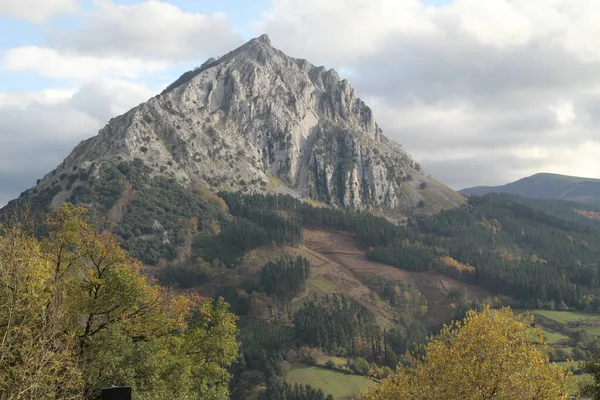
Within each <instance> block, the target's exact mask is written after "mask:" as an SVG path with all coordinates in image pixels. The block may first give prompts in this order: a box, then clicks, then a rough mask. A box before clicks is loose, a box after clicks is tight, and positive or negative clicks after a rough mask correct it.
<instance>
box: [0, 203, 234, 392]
mask: <svg viewBox="0 0 600 400" xmlns="http://www.w3.org/2000/svg"><path fill="white" fill-rule="evenodd" d="M85 215H86V210H85V209H84V208H81V207H73V206H68V205H64V206H62V207H61V208H60V209H54V210H52V211H51V212H50V213H48V214H47V215H46V216H45V217H44V218H43V222H41V223H40V224H37V225H35V226H34V227H33V228H32V229H28V228H27V224H23V223H14V224H7V225H4V226H2V227H1V230H0V393H1V396H0V397H1V398H2V399H24V398H36V399H45V398H60V399H76V398H77V399H80V398H88V399H94V398H97V396H98V394H99V390H100V388H101V387H106V386H110V385H127V386H132V387H133V389H134V394H135V397H136V398H138V399H164V398H172V399H189V398H199V397H202V398H206V399H222V398H227V397H228V383H229V379H230V375H229V373H228V371H227V367H228V366H229V365H230V364H231V363H232V362H233V361H235V359H236V358H237V355H238V344H237V342H236V333H237V330H236V326H235V317H234V316H233V315H232V314H231V313H229V311H228V310H227V307H228V306H227V304H226V303H225V302H223V301H217V302H213V301H212V299H208V300H205V299H202V298H198V297H183V296H173V295H171V294H170V293H168V292H167V291H166V290H165V289H163V288H162V287H160V286H158V285H155V284H153V283H152V282H150V283H149V280H148V278H147V277H145V276H144V275H143V274H142V273H141V268H142V266H141V263H140V262H139V261H137V260H135V259H133V258H131V257H129V256H128V255H127V254H126V253H125V252H124V251H123V250H122V249H121V248H120V246H119V244H118V242H117V240H116V238H115V237H114V235H112V234H110V233H108V232H105V231H104V232H103V231H101V230H99V229H96V228H95V227H94V226H93V225H91V224H90V223H88V222H86V218H85ZM34 232H35V234H34ZM40 232H41V236H39V234H40Z"/></svg>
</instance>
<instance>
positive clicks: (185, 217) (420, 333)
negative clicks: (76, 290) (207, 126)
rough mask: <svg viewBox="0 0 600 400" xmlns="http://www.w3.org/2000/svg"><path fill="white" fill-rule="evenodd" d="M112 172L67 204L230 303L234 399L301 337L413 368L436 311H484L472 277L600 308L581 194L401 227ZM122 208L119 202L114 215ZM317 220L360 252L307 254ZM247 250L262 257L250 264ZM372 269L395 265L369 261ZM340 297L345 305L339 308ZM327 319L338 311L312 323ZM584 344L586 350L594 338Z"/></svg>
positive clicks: (131, 168)
mask: <svg viewBox="0 0 600 400" xmlns="http://www.w3.org/2000/svg"><path fill="white" fill-rule="evenodd" d="M110 171H112V172H110ZM110 171H109V172H110V173H108V172H107V175H105V176H103V178H102V179H99V180H93V182H94V183H93V184H92V185H89V188H88V189H86V190H84V189H79V190H75V189H76V188H77V187H79V186H78V185H80V184H79V183H78V182H77V181H76V182H75V184H74V186H73V192H72V193H71V195H70V196H69V198H68V200H69V201H74V202H83V203H84V204H86V205H88V206H90V207H92V208H94V209H96V210H98V211H101V212H107V210H108V212H109V214H110V215H112V216H117V217H118V218H116V217H115V218H113V220H112V222H111V223H110V228H111V229H112V230H113V232H115V233H116V234H117V237H118V238H119V241H120V243H121V244H122V245H123V247H124V248H125V249H126V250H128V251H129V252H130V253H131V254H135V255H139V256H140V257H143V258H144V261H145V263H146V264H148V265H150V266H152V268H153V269H152V270H153V271H155V274H156V276H157V277H158V278H159V279H160V281H161V282H162V283H164V284H168V285H170V286H175V287H178V288H181V289H193V290H198V291H200V292H201V293H204V294H206V295H209V296H214V297H215V298H216V297H219V296H221V297H223V298H224V299H225V300H226V301H228V302H229V303H230V304H231V310H232V311H234V312H235V313H236V314H238V315H239V316H240V317H241V319H240V322H239V327H240V330H241V338H240V339H241V343H242V352H241V354H242V356H241V358H240V360H239V362H238V363H237V364H236V366H235V367H234V368H233V369H232V373H233V376H234V379H233V381H232V383H231V389H232V398H236V399H241V398H249V397H248V396H250V397H252V396H259V395H260V393H262V392H265V391H266V390H268V389H269V388H270V386H269V385H275V386H276V385H279V383H277V382H280V381H278V380H277V379H279V378H280V377H282V376H283V375H285V371H283V370H281V363H282V361H284V360H288V361H294V360H296V361H295V362H305V360H303V359H297V358H295V357H294V356H292V355H290V354H289V352H290V350H293V349H297V348H298V347H299V346H303V345H304V346H314V347H319V348H321V349H322V350H323V351H325V352H327V353H329V354H331V355H336V356H342V357H347V358H349V359H356V358H364V359H365V360H366V362H368V363H373V365H375V364H377V365H385V366H389V367H395V366H396V365H397V363H398V362H402V363H405V364H406V363H407V364H410V363H411V358H410V357H408V356H407V354H408V353H410V352H413V351H416V350H417V349H418V346H417V344H418V343H423V342H424V341H425V340H426V338H427V337H428V336H429V335H430V334H431V333H434V332H436V331H437V330H438V329H439V325H437V324H439V322H440V321H450V320H451V319H460V318H462V317H463V316H464V315H465V314H466V313H467V311H468V310H469V309H481V307H482V302H481V300H484V299H485V296H479V297H476V298H474V297H473V295H472V290H471V289H469V290H467V287H469V288H470V287H475V286H479V287H483V288H485V289H486V290H487V291H488V292H489V293H490V294H491V295H493V296H496V297H495V298H492V297H491V296H490V298H489V299H488V300H484V301H487V302H490V303H493V304H494V305H499V304H511V305H513V306H516V307H522V308H529V309H533V308H540V307H542V308H557V309H568V308H575V309H580V310H585V311H588V312H589V311H596V310H600V307H599V305H600V300H599V299H600V294H599V293H598V289H597V287H596V286H597V284H596V283H597V276H598V265H597V261H596V260H597V259H599V257H598V255H599V254H598V252H599V251H600V242H599V239H598V232H599V229H600V228H599V227H600V222H599V221H597V220H595V219H593V218H589V217H588V216H587V214H585V213H582V212H580V210H586V212H587V213H593V212H596V211H595V209H593V208H589V209H588V208H584V207H587V206H582V205H580V204H577V206H578V207H579V208H577V209H572V208H570V207H571V204H569V205H568V206H565V205H564V204H563V203H560V202H556V203H555V202H548V201H542V200H526V199H519V198H514V197H511V196H507V195H489V196H486V197H483V198H472V199H470V201H469V204H468V205H466V206H463V207H460V208H457V209H453V210H448V211H445V212H442V213H441V214H439V215H436V216H431V217H414V218H411V219H410V220H409V221H408V223H407V224H397V223H394V222H391V221H390V220H388V219H386V218H384V217H378V216H374V215H372V214H370V213H368V212H361V211H352V210H345V209H333V208H328V207H322V206H319V207H316V206H313V205H311V204H309V203H305V202H303V201H301V200H298V199H295V198H293V197H291V196H282V195H264V194H251V195H249V194H242V193H231V192H222V193H219V194H218V195H215V194H212V193H210V192H209V191H207V190H206V189H205V188H202V187H197V188H195V189H194V188H184V187H183V186H181V185H180V184H179V183H177V182H176V181H174V180H168V179H164V178H160V177H151V176H150V175H148V174H147V171H146V170H145V167H144V165H143V164H142V163H139V162H133V163H123V164H119V165H116V166H115V168H114V169H111V170H110ZM67 180H68V179H67ZM111 188H113V189H114V190H115V193H116V190H117V189H116V188H121V189H120V190H121V191H120V194H119V195H117V194H114V195H109V194H110V193H112V192H111V190H112V189H111ZM35 199H36V195H35V194H34V193H31V192H30V193H28V194H26V195H24V196H23V198H22V199H21V203H22V204H25V203H29V204H40V205H41V203H39V202H36V200H35ZM107 199H110V201H109V200H107ZM124 200H126V201H124ZM111 202H112V204H111ZM15 206H16V204H12V205H11V207H12V209H14V208H15ZM117 206H118V207H119V212H118V213H115V212H113V213H110V211H111V210H115V209H117ZM578 210H579V211H578ZM589 215H591V216H593V214H589ZM314 230H320V231H323V232H324V231H332V232H333V231H335V232H338V233H336V235H339V234H340V233H339V232H347V233H346V234H345V235H348V237H349V238H352V239H349V240H354V241H355V243H356V247H355V248H354V249H353V250H352V251H353V252H357V253H356V254H357V255H355V256H353V257H355V258H347V257H346V256H344V255H342V254H330V253H328V252H327V251H328V250H327V251H326V250H325V249H324V250H323V251H321V252H319V251H317V252H315V251H314V250H311V249H316V247H315V244H314V243H305V236H306V232H311V234H310V237H313V236H314V235H313V233H312V232H314ZM311 240H312V239H311ZM317 247H318V246H317ZM250 254H255V255H256V257H257V258H256V259H254V260H253V261H251V260H250V259H249V258H248V256H249V255H250ZM259 254H262V256H258V255H259ZM353 254H354V253H353ZM361 254H364V256H361ZM298 256H300V257H301V258H298ZM261 257H262V258H261ZM357 257H362V258H363V260H361V261H360V262H361V263H369V261H368V260H367V259H366V258H369V259H371V260H373V261H377V262H379V263H386V264H389V265H391V266H394V267H396V268H398V270H397V271H398V272H399V274H398V275H397V276H396V274H389V273H387V272H386V274H387V275H380V274H373V273H369V274H366V275H365V273H363V272H360V269H356V268H354V266H353V265H349V266H348V267H346V266H345V263H348V262H350V263H354V262H355V261H358V260H359V258H357ZM365 257H366V258H365ZM352 260H354V261H352ZM328 265H331V268H333V269H332V270H328V268H330V267H329V266H328ZM365 265H367V264H365ZM300 266H302V268H300ZM336 268H337V269H336ZM340 268H341V269H340ZM361 268H362V267H361ZM368 268H369V269H371V270H372V271H373V270H377V269H378V268H379V269H381V270H386V271H387V270H389V269H392V268H391V267H387V266H384V265H382V264H378V263H375V262H371V263H369V264H368ZM301 269H304V271H301ZM307 270H308V271H309V273H308V275H307V272H306V271H307ZM400 271H409V273H410V274H423V275H422V276H423V277H427V276H442V277H447V278H443V279H442V278H440V281H441V282H444V280H445V282H452V286H450V287H448V286H445V285H446V284H443V283H442V284H441V285H442V286H439V287H437V288H435V287H434V288H428V287H427V286H416V285H415V284H414V283H413V282H412V281H407V280H406V279H405V277H404V275H402V274H403V273H404V272H402V273H400ZM340 274H344V275H340ZM400 275H402V277H400ZM415 276H417V275H415ZM419 279H420V278H419ZM428 279H429V278H428ZM461 282H462V283H461ZM280 283H281V284H280ZM350 283H351V285H350V286H349V285H348V284H350ZM461 285H462V286H461ZM470 285H475V286H470ZM335 292H337V293H338V294H336V295H331V293H335ZM327 293H330V296H329V297H327V296H326V294H327ZM423 293H427V295H426V296H425V295H424V294H423ZM342 294H343V296H342ZM427 300H429V301H430V303H428V302H427ZM440 301H442V302H443V303H439V302H440ZM336 302H341V303H340V304H346V305H347V306H343V307H342V309H341V310H342V311H343V310H346V309H347V310H348V311H349V312H348V313H346V312H345V311H344V312H342V311H340V310H338V311H335V312H334V310H337V308H336V307H337V305H335V304H337V303H336ZM440 304H443V305H440ZM352 310H353V311H352ZM431 310H435V311H434V312H435V313H436V315H437V316H436V317H435V318H433V319H432V317H431V315H432V314H431ZM350 311H352V312H350ZM327 315H332V316H333V317H332V318H328V319H327V320H326V321H321V319H320V318H321V317H322V316H327ZM338 316H339V318H338ZM432 320H435V321H436V322H435V323H433V322H432ZM301 321H304V322H303V324H301V323H300V322H301ZM319 321H321V322H319ZM311 322H314V323H313V324H312V325H311ZM363 328H364V329H363ZM307 332H308V333H307ZM567 336H568V335H567ZM265 338H268V340H265ZM586 346H587V345H586ZM555 350H556V348H555V349H554V350H552V351H553V352H555ZM584 350H585V352H586V353H585V354H589V352H591V351H592V347H589V349H588V347H585V348H584ZM580 356H581V355H580ZM553 357H554V354H553ZM275 386H273V387H272V388H271V389H275ZM278 387H279V386H278Z"/></svg>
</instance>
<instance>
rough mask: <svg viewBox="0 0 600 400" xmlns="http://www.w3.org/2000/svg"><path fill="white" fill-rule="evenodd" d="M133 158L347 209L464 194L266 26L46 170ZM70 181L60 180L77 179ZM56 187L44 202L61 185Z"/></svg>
mask: <svg viewBox="0 0 600 400" xmlns="http://www.w3.org/2000/svg"><path fill="white" fill-rule="evenodd" d="M135 159H139V160H142V161H143V163H144V164H145V165H146V166H148V167H150V169H151V171H152V174H156V175H161V176H166V177H170V178H174V179H175V180H177V181H178V182H180V183H183V184H185V185H190V184H193V183H197V184H201V185H204V186H206V187H208V188H209V189H210V190H212V191H219V190H228V191H243V192H252V191H275V192H282V193H289V194H292V195H295V196H299V197H302V198H307V199H313V200H316V201H321V202H323V203H326V204H330V205H333V206H343V207H351V208H357V209H372V208H375V209H381V210H394V211H398V212H400V213H403V212H408V211H410V210H413V209H414V208H415V207H416V206H417V205H419V206H420V207H425V208H426V209H427V210H430V211H438V210H440V209H442V208H450V207H453V206H455V205H457V204H459V203H461V202H462V201H463V200H464V199H463V198H462V197H461V196H460V195H458V194H457V193H455V192H453V191H452V190H450V189H448V188H447V187H445V186H443V185H441V184H439V183H437V182H435V181H433V180H431V179H429V178H428V177H427V176H426V174H425V173H424V172H423V171H422V170H421V168H420V166H419V165H418V164H417V163H415V162H414V161H413V160H412V158H411V157H410V155H409V154H408V153H406V152H405V151H404V150H403V149H402V148H401V146H400V145H399V144H397V143H395V142H393V141H391V140H389V139H387V138H386V137H385V136H383V133H382V129H381V128H380V127H379V126H378V125H377V123H376V122H375V120H374V118H373V113H372V111H371V109H370V108H369V107H367V106H366V105H365V103H364V102H363V101H362V100H360V99H359V98H358V97H357V96H356V93H355V90H354V89H353V88H352V87H351V86H350V84H349V83H348V81H347V80H345V79H340V77H339V75H338V74H337V73H336V72H335V71H334V70H333V69H329V70H328V69H325V68H324V67H316V66H314V65H312V64H310V63H309V62H308V61H306V60H302V59H295V58H292V57H288V56H287V55H285V54H284V53H283V52H281V51H279V50H277V49H275V48H274V47H272V46H271V41H270V39H269V37H268V36H266V35H262V36H260V37H258V38H255V39H252V40H250V41H249V42H247V43H245V44H244V45H242V46H241V47H239V48H237V49H235V50H233V51H231V52H229V53H227V54H225V55H223V56H221V57H220V58H218V59H212V58H211V59H209V60H207V61H206V62H205V63H204V64H203V65H202V66H200V67H198V68H196V69H195V70H193V71H189V72H186V73H185V74H183V75H182V76H181V77H180V78H179V79H177V80H176V81H175V82H174V83H173V84H171V85H169V86H168V87H167V88H166V89H165V90H164V91H163V92H162V93H161V94H160V95H158V96H155V97H153V98H152V99H150V100H148V101H147V102H146V103H143V104H140V105H139V106H137V107H135V108H133V109H132V110H130V111H128V112H127V113H125V114H123V115H121V116H118V117H116V118H113V119H112V120H111V121H110V122H109V123H108V125H107V126H106V127H104V128H103V129H102V130H101V131H100V132H99V134H98V135H97V136H95V137H93V138H90V139H88V140H85V141H83V142H82V143H80V144H79V145H78V146H77V147H76V148H75V149H74V150H73V152H72V153H71V155H69V156H68V157H67V158H66V159H65V160H64V162H63V163H62V165H61V166H60V167H59V168H57V170H55V171H53V173H51V174H48V175H47V176H46V177H45V178H44V179H43V180H42V181H41V183H40V187H39V189H43V188H44V187H47V186H48V185H51V184H52V182H53V181H55V178H54V176H56V175H58V176H62V175H64V174H67V175H72V174H73V171H76V170H77V171H80V172H79V173H81V171H82V170H86V169H89V170H90V171H89V172H90V175H91V176H92V177H94V176H98V174H99V169H101V168H102V167H103V165H105V164H106V163H111V162H122V161H133V160H135ZM75 179H76V178H73V179H71V178H70V181H71V187H74V186H76V185H77V182H76V181H75ZM70 190H71V189H68V190H62V191H61V192H60V193H57V194H56V195H55V197H54V200H53V202H54V203H57V202H61V201H64V200H65V199H67V198H68V197H69V195H70V193H69V191H70Z"/></svg>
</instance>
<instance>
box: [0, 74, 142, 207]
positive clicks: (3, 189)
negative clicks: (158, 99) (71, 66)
mask: <svg viewBox="0 0 600 400" xmlns="http://www.w3.org/2000/svg"><path fill="white" fill-rule="evenodd" d="M150 93H152V91H150V90H149V89H147V88H144V87H142V86H140V85H135V84H131V83H128V82H123V81H116V80H107V79H102V80H98V81H94V82H90V83H88V84H86V85H84V86H83V87H82V88H81V89H80V90H79V91H78V92H77V93H75V94H74V95H73V96H72V97H71V98H70V99H68V100H65V101H63V102H59V103H56V104H40V103H33V104H30V105H28V106H26V107H25V108H17V107H10V106H4V107H1V108H0V140H1V142H2V146H0V205H2V204H5V203H6V202H8V201H9V200H11V199H13V198H15V197H17V196H18V194H19V193H20V192H22V191H24V190H25V189H28V188H30V187H32V186H34V185H35V181H36V180H37V179H39V178H42V177H43V176H44V175H45V174H46V173H48V172H49V171H51V170H52V169H54V168H55V167H56V166H57V165H58V164H60V163H61V162H62V160H63V159H64V158H65V157H66V156H67V155H68V154H69V153H70V152H71V150H72V149H73V147H75V145H76V144H77V143H79V142H80V141H81V140H83V139H86V138H88V137H91V136H93V135H95V134H96V133H97V132H98V130H99V129H100V128H101V127H102V126H103V125H104V124H105V123H106V122H107V120H108V119H109V118H111V117H113V116H116V115H118V114H120V113H123V112H125V111H127V110H128V109H130V108H131V107H133V106H135V105H137V104H139V103H140V102H142V101H145V100H146V99H147V98H148V97H149V94H150ZM117 95H118V97H117Z"/></svg>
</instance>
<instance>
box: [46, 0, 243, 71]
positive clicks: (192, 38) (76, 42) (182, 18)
mask: <svg viewBox="0 0 600 400" xmlns="http://www.w3.org/2000/svg"><path fill="white" fill-rule="evenodd" d="M97 5H98V7H96V8H95V9H93V10H92V11H90V12H88V14H87V15H86V17H85V18H84V19H83V21H82V22H81V23H80V24H79V25H78V26H77V27H75V28H68V29H61V30H54V31H51V32H50V33H49V35H48V41H49V43H50V45H51V47H53V48H56V49H58V50H61V51H65V52H76V53H78V54H86V55H93V56H100V57H113V56H114V57H135V58H140V59H151V60H166V61H169V62H177V61H186V60H194V61H198V60H203V59H205V58H208V57H210V56H217V55H221V54H223V53H224V52H226V51H228V50H230V49H232V48H234V47H237V46H238V45H240V44H241V43H242V42H243V40H242V38H241V36H240V35H239V34H238V33H236V32H235V31H234V29H233V27H232V26H231V24H230V22H229V20H228V19H227V17H226V16H225V15H224V14H215V15H212V16H206V15H202V14H193V13H185V12H183V11H182V10H181V9H179V8H178V7H176V6H175V5H173V4H170V3H167V2H161V1H148V2H142V3H138V4H133V5H131V6H123V5H119V6H117V5H116V4H114V3H112V2H111V1H101V2H98V3H97Z"/></svg>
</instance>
